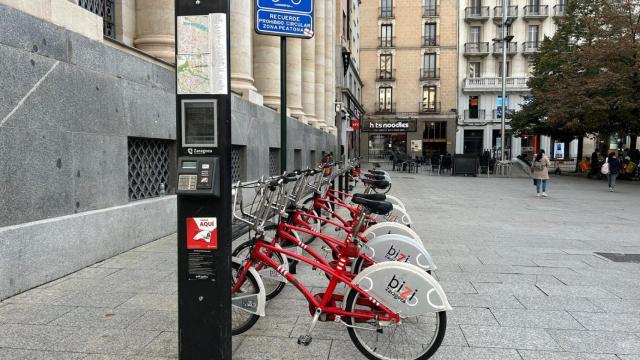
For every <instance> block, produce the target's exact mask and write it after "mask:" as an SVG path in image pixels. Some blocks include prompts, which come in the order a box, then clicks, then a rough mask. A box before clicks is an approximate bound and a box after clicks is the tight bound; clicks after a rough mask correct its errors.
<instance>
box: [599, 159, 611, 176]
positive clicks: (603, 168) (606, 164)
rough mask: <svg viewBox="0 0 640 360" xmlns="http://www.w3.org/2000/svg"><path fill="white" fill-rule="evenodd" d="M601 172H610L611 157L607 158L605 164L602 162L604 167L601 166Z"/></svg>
mask: <svg viewBox="0 0 640 360" xmlns="http://www.w3.org/2000/svg"><path fill="white" fill-rule="evenodd" d="M600 172H601V173H602V174H603V175H608V174H609V158H607V160H605V161H604V164H602V167H601V168H600Z"/></svg>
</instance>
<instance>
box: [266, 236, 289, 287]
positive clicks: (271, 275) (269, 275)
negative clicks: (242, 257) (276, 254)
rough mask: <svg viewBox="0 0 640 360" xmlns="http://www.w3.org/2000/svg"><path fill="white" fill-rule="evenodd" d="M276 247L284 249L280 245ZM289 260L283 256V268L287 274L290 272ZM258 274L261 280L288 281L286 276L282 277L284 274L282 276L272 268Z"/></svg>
mask: <svg viewBox="0 0 640 360" xmlns="http://www.w3.org/2000/svg"><path fill="white" fill-rule="evenodd" d="M297 236H298V235H297V234H296V237H297ZM276 247H277V248H279V249H282V247H281V246H280V245H279V244H276ZM296 249H299V248H296ZM288 259H289V258H288V257H286V256H284V255H282V266H283V267H284V269H285V270H286V271H287V272H288V271H289V260H288ZM258 273H259V274H260V277H261V278H265V279H270V280H275V281H279V282H283V283H286V282H287V279H285V278H284V276H282V274H280V273H279V272H278V271H277V270H276V269H274V268H272V267H271V266H267V267H265V268H264V269H262V270H260V271H258Z"/></svg>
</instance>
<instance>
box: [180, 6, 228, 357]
mask: <svg viewBox="0 0 640 360" xmlns="http://www.w3.org/2000/svg"><path fill="white" fill-rule="evenodd" d="M175 24H176V126H177V132H176V138H177V151H176V152H177V157H178V158H177V172H176V174H177V184H176V193H177V198H178V200H177V205H178V209H177V210H178V212H177V213H178V219H177V220H178V326H179V332H178V336H179V339H178V344H179V356H180V359H183V360H201V359H202V360H204V359H207V360H208V359H231V290H230V289H231V236H232V233H231V232H232V230H231V213H230V209H231V96H230V92H229V91H230V89H229V84H230V71H229V59H230V52H229V0H176V2H175Z"/></svg>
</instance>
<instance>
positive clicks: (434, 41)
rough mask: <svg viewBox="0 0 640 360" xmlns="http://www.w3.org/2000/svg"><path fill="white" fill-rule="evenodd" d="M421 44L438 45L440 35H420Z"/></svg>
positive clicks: (426, 45)
mask: <svg viewBox="0 0 640 360" xmlns="http://www.w3.org/2000/svg"><path fill="white" fill-rule="evenodd" d="M422 46H423V47H430V46H440V36H433V35H429V36H423V37H422Z"/></svg>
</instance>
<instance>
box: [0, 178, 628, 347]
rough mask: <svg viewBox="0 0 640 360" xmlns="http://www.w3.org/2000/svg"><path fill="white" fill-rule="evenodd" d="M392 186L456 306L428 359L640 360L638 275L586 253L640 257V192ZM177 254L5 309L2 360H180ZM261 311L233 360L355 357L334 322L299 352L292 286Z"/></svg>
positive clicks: (118, 264)
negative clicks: (546, 193)
mask: <svg viewBox="0 0 640 360" xmlns="http://www.w3.org/2000/svg"><path fill="white" fill-rule="evenodd" d="M392 175H393V177H394V179H395V180H394V182H398V183H399V184H394V187H393V193H394V195H396V196H398V197H399V198H401V199H403V200H405V205H406V206H407V208H408V210H409V212H410V214H411V215H412V217H413V219H414V221H416V223H415V230H416V231H417V232H418V233H419V234H420V235H421V237H422V239H423V241H424V243H425V246H426V248H427V249H428V250H430V251H431V254H432V256H433V258H434V261H435V262H436V264H437V265H438V268H439V269H438V271H436V272H435V273H434V275H435V277H436V278H437V279H439V280H440V281H441V283H442V285H443V287H444V289H445V291H446V292H447V296H448V298H449V301H450V303H451V304H452V306H453V307H454V309H453V310H452V311H451V312H450V313H449V314H448V327H447V333H446V335H445V339H444V341H443V345H442V346H441V348H440V349H439V351H438V352H437V353H436V355H435V356H434V357H433V359H437V360H445V359H446V360H460V359H464V360H467V359H469V360H483V359H490V360H502V359H506V360H511V359H514V360H640V335H639V334H640V329H639V326H640V325H639V323H638V319H639V317H638V314H640V287H638V279H639V278H640V264H625V263H613V262H611V261H609V260H607V259H604V258H601V257H599V256H597V255H595V254H594V252H636V253H640V239H638V238H625V236H623V235H621V234H634V233H635V231H636V228H637V226H636V222H637V219H636V218H635V217H634V216H630V215H629V214H638V213H640V186H638V184H630V183H626V182H621V184H620V185H619V186H618V187H617V190H618V191H617V192H616V193H613V194H611V193H609V192H607V191H606V184H603V183H602V182H597V181H587V180H584V179H579V178H553V179H552V180H551V181H552V184H553V187H552V188H551V189H552V191H551V192H550V197H549V198H546V199H537V198H535V197H534V196H533V193H532V187H531V186H530V181H528V180H526V179H501V178H489V179H486V178H464V177H455V178H450V177H436V176H433V177H431V176H427V175H425V174H412V175H411V176H410V177H411V179H408V178H406V177H407V176H404V174H394V173H392ZM594 204H598V206H597V207H596V206H594ZM620 204H624V212H623V213H620V211H619V208H620ZM585 219H591V220H590V221H589V222H588V223H587V224H586V225H587V226H585ZM541 224H542V225H543V226H540V225H541ZM614 225H615V227H616V229H617V231H616V232H615V233H613V234H607V233H603V232H602V231H601V230H602V228H603V227H604V226H614ZM317 246H319V244H315V243H314V247H317ZM175 249H176V238H175V235H172V236H168V237H166V238H163V239H160V240H158V241H154V242H152V243H149V244H147V245H144V246H141V247H139V248H137V249H134V250H132V251H129V252H126V253H124V254H120V255H117V256H115V257H113V258H111V259H108V260H105V261H103V262H101V263H98V264H95V265H93V266H90V267H88V268H85V269H83V270H81V271H78V272H76V273H74V274H70V275H69V276H67V277H65V278H62V279H59V280H56V281H52V282H50V283H48V284H45V285H43V286H41V287H39V288H36V289H32V290H29V291H26V292H24V293H22V294H19V295H17V296H14V297H12V298H9V299H6V300H5V301H3V302H0V359H2V360H4V359H11V360H13V359H35V360H40V359H65V360H66V359H88V360H113V359H117V360H123V359H124V360H151V359H155V360H168V359H176V357H177V333H176V331H177V306H176V299H177V287H176V281H177V280H176V279H177V275H176V255H175ZM298 270H299V273H298V276H299V278H300V279H302V281H304V283H306V284H310V285H311V286H312V287H313V288H312V289H311V291H312V292H313V293H319V292H322V291H323V289H322V286H324V284H326V279H325V278H324V276H323V275H322V274H320V273H318V272H317V271H312V270H310V269H308V268H305V267H298ZM267 314H268V316H267V317H266V318H263V319H260V320H259V321H258V322H257V323H256V325H255V326H254V327H253V328H252V329H251V330H250V331H248V332H247V333H245V334H243V335H242V336H237V337H234V339H233V349H234V359H364V357H363V356H361V355H360V354H359V352H358V351H357V349H356V348H355V347H354V345H353V344H352V343H351V341H350V339H349V336H348V334H347V331H346V329H344V328H342V327H340V326H339V325H337V324H334V323H319V324H318V326H317V330H318V331H316V334H315V337H314V340H313V342H312V344H311V345H310V346H309V347H307V348H305V347H301V346H298V345H297V344H296V339H297V337H298V336H299V335H300V334H302V333H303V332H304V331H306V329H307V327H308V325H309V321H310V316H309V312H308V305H307V302H306V301H305V300H304V299H303V298H302V297H301V295H300V294H299V292H298V291H297V290H296V289H295V288H293V287H291V286H287V287H285V289H284V290H283V292H282V293H281V294H280V295H279V296H278V297H276V298H275V299H274V300H272V301H270V302H269V303H268V304H267Z"/></svg>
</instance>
